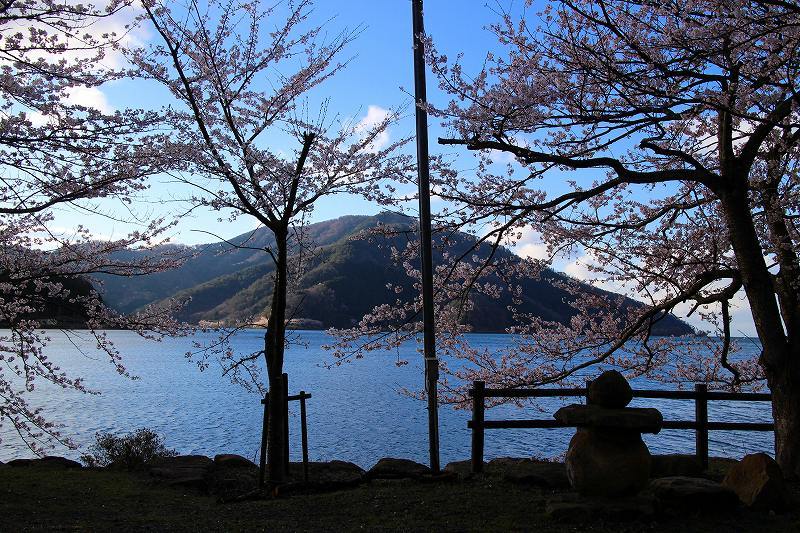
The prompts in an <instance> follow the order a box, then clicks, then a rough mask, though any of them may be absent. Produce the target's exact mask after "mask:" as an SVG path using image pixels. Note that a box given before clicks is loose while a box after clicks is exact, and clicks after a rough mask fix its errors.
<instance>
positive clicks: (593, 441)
mask: <svg viewBox="0 0 800 533" xmlns="http://www.w3.org/2000/svg"><path fill="white" fill-rule="evenodd" d="M650 462H651V458H650V451H649V450H648V449H647V445H645V443H644V442H643V441H642V438H641V436H640V435H639V434H637V433H624V434H622V435H616V434H613V433H608V432H607V431H599V430H596V429H593V428H591V429H579V430H578V431H577V433H575V436H573V437H572V440H571V441H570V443H569V449H568V450H567V456H566V460H565V463H566V467H567V468H566V470H567V477H568V478H569V482H570V484H571V485H572V487H573V488H574V489H575V490H577V491H578V492H580V493H581V494H584V495H592V496H617V495H625V494H633V493H636V492H638V491H639V490H641V489H642V488H644V487H645V486H646V485H647V481H648V479H649V478H650Z"/></svg>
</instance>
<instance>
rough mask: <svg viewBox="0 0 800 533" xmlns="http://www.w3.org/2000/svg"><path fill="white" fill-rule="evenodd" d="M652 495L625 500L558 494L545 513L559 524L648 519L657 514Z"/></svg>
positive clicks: (547, 504)
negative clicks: (599, 520)
mask: <svg viewBox="0 0 800 533" xmlns="http://www.w3.org/2000/svg"><path fill="white" fill-rule="evenodd" d="M656 509H657V505H656V501H655V499H654V498H653V497H652V496H647V495H637V496H630V497H627V498H584V497H580V496H578V495H577V494H574V493H567V494H560V495H558V496H554V497H553V498H551V499H549V500H548V501H547V503H546V505H545V513H546V514H547V516H549V517H550V518H552V519H553V520H558V521H561V522H593V521H595V520H598V519H603V520H611V521H614V522H629V521H634V520H642V519H645V518H650V517H652V516H653V515H655V514H656Z"/></svg>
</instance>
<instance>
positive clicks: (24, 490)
mask: <svg viewBox="0 0 800 533" xmlns="http://www.w3.org/2000/svg"><path fill="white" fill-rule="evenodd" d="M547 497H548V493H547V491H544V490H542V489H537V488H529V487H521V486H517V485H512V484H508V483H505V482H502V481H499V480H496V479H489V478H485V479H476V480H470V481H463V482H449V483H437V484H432V483H419V482H412V481H380V482H379V481H373V482H371V483H369V484H366V485H362V486H360V487H358V488H356V489H352V490H347V491H340V492H333V493H328V494H313V495H299V494H298V495H293V496H291V497H286V498H278V499H270V500H262V501H251V502H243V503H229V504H221V503H218V502H217V501H216V499H214V498H211V497H208V496H203V495H201V494H198V493H196V492H193V491H191V490H181V489H173V488H167V487H163V486H157V485H154V484H153V483H152V482H151V481H150V480H149V479H148V478H146V477H142V476H136V475H131V474H127V473H124V472H109V471H93V470H66V471H54V470H46V469H39V468H37V467H30V468H8V467H0V531H3V532H5V531H8V532H15V533H16V532H19V531H37V530H57V531H343V530H344V531H355V530H359V531H362V530H363V531H376V530H388V531H558V532H565V531H604V532H610V531H614V532H617V531H620V532H622V531H665V532H666V531H681V533H685V532H687V531H709V532H711V531H713V532H718V531H719V532H721V531H742V532H750V531H800V514H798V513H797V511H796V510H795V511H794V512H793V513H790V514H784V515H777V516H775V515H769V514H766V513H753V512H749V511H745V510H741V511H739V512H737V513H735V514H734V515H727V516H718V517H708V516H706V517H698V516H681V517H677V518H675V517H673V518H664V519H662V520H660V521H658V522H652V523H637V522H633V523H602V522H594V523H589V524H564V523H558V522H554V521H552V520H550V519H549V518H547V517H546V516H545V514H544V506H545V500H546V498H547Z"/></svg>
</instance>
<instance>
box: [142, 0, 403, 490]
mask: <svg viewBox="0 0 800 533" xmlns="http://www.w3.org/2000/svg"><path fill="white" fill-rule="evenodd" d="M310 6H311V3H310V2H309V1H308V0H301V1H298V2H293V1H290V2H286V3H279V4H276V5H274V6H272V7H269V8H263V7H262V6H261V5H260V3H259V2H256V1H253V2H228V3H225V2H209V3H208V4H204V3H201V2H199V1H191V2H188V3H187V4H186V5H183V6H174V5H169V4H167V3H154V2H147V3H145V5H144V7H145V11H146V19H147V20H148V21H149V22H150V24H151V25H152V27H153V28H154V29H155V32H156V33H157V34H158V36H159V37H160V40H159V43H158V44H157V45H154V46H152V47H150V48H148V49H142V50H139V51H137V52H136V54H135V55H134V58H133V59H134V61H135V62H136V64H137V65H139V67H140V68H141V69H142V72H143V73H144V75H146V76H149V77H150V78H152V79H155V80H158V81H160V82H161V83H163V84H164V85H165V86H166V87H168V88H169V89H170V91H171V92H172V94H173V95H174V97H175V98H176V100H177V101H178V102H180V104H181V105H182V110H176V111H175V113H174V114H173V115H172V121H173V126H174V130H175V131H174V135H175V139H176V141H175V142H176V143H179V144H181V145H182V146H183V147H184V151H183V161H184V163H185V165H186V169H185V172H184V173H183V174H181V175H176V177H177V178H178V179H182V180H183V181H185V182H186V183H187V184H190V185H192V186H194V187H196V190H197V191H198V192H197V194H196V195H195V197H194V198H193V203H194V205H196V206H199V207H207V208H211V209H214V210H219V211H220V212H221V213H222V214H224V217H230V218H236V217H238V216H242V215H246V216H248V217H252V218H253V219H255V220H256V221H257V222H258V224H259V226H260V227H264V228H266V229H268V230H269V231H270V232H271V233H272V235H273V236H274V239H275V240H274V246H273V247H268V248H265V249H264V251H265V253H266V255H265V257H268V258H269V260H270V261H271V262H272V264H273V265H274V271H273V274H272V277H273V279H272V282H273V287H272V299H271V302H270V306H269V310H268V312H267V313H266V314H267V315H268V316H267V331H266V334H265V346H264V349H263V350H262V351H259V352H257V353H253V354H248V355H242V354H236V353H233V352H232V351H231V348H230V345H228V344H227V340H228V339H229V336H230V334H231V330H224V331H223V334H222V337H221V339H220V342H219V343H217V344H216V345H215V346H214V347H213V348H214V349H217V350H219V351H221V352H222V359H221V361H222V363H223V366H224V367H225V372H226V374H229V375H231V376H233V377H234V379H235V380H238V381H239V382H242V383H247V382H249V383H250V384H251V385H253V386H255V388H256V389H258V390H259V391H262V392H263V390H264V387H263V385H262V383H261V381H260V376H261V371H260V368H261V365H262V364H263V363H262V361H264V362H265V363H266V369H267V379H268V389H269V397H270V399H271V401H270V402H269V434H268V464H269V476H270V480H271V481H273V482H279V481H281V480H283V479H284V476H285V472H284V468H283V456H284V450H285V446H287V445H288V443H285V442H284V441H283V433H284V429H283V428H284V426H285V424H286V423H287V421H286V419H285V412H284V410H283V408H282V400H281V399H282V398H284V397H285V395H286V393H287V391H285V390H283V388H284V387H283V381H282V377H281V376H282V373H283V362H284V349H285V344H286V342H287V339H286V323H287V321H288V320H289V319H290V318H291V312H292V310H291V309H287V293H288V292H289V291H290V290H292V284H293V282H294V281H296V280H297V279H298V277H299V276H300V274H301V272H302V268H303V265H304V264H305V263H304V260H305V259H306V258H308V257H309V253H310V252H309V247H310V243H308V242H306V240H305V239H304V236H303V226H304V222H305V220H306V217H307V216H308V215H309V214H310V213H311V211H312V210H313V209H314V205H315V203H316V202H317V201H318V200H319V199H320V198H323V197H325V196H329V195H333V194H340V193H355V194H360V195H363V196H365V197H367V198H371V199H383V198H385V197H386V196H387V195H391V192H392V189H391V186H390V185H389V184H388V181H390V180H392V179H394V178H403V177H404V176H405V174H406V173H407V172H408V171H409V170H410V169H412V168H413V167H412V166H411V163H410V161H409V159H408V158H407V157H405V156H401V155H396V151H397V149H398V148H399V147H400V146H401V145H402V144H404V143H405V142H406V140H400V141H398V142H392V143H389V144H388V145H385V146H384V145H382V143H381V142H380V141H381V139H384V138H385V137H386V135H385V134H386V132H387V128H388V127H389V125H390V124H391V123H392V122H393V121H394V120H395V118H396V115H395V114H394V113H389V114H388V115H387V116H386V118H385V119H384V120H381V121H379V123H377V124H372V125H369V124H365V123H364V122H363V121H357V120H355V119H351V120H348V119H342V118H340V117H336V118H335V119H333V120H330V119H326V118H325V117H326V104H323V108H322V110H321V111H320V113H319V116H320V117H321V118H319V119H315V120H308V119H303V118H301V117H302V115H303V114H304V113H305V114H306V115H307V114H309V112H308V106H307V104H306V107H305V111H304V108H303V105H302V104H303V100H302V99H303V98H304V97H305V95H308V94H309V93H310V92H311V91H312V90H313V89H315V88H316V87H318V86H319V85H320V84H322V83H323V82H324V81H325V80H327V79H328V78H330V77H331V76H333V75H334V74H336V73H337V72H339V71H340V70H341V69H342V68H343V67H344V66H345V64H346V62H347V61H345V60H342V59H340V57H341V55H342V51H343V49H344V48H345V46H346V45H347V44H348V43H350V42H351V41H352V40H353V39H354V38H355V36H356V34H355V33H352V32H345V33H341V34H339V35H337V36H335V37H333V38H332V39H329V40H324V39H323V33H322V30H323V28H322V27H319V26H315V25H312V24H310V20H309V16H310V13H311V9H310ZM267 28H270V29H269V30H268V29H267ZM337 121H339V122H342V123H343V125H342V126H341V127H340V128H332V127H331V124H332V123H335V122H337ZM276 139H282V140H284V141H286V140H289V141H292V142H293V143H296V144H295V146H296V148H294V149H292V148H287V149H286V151H285V152H283V151H281V150H280V149H278V148H276V147H274V144H275V143H276V142H281V141H280V140H278V141H276ZM384 182H387V184H386V186H385V187H384V186H383V185H382V184H383V183H384ZM387 187H388V188H387ZM225 219H226V218H223V219H221V220H225ZM239 245H241V244H239ZM245 245H246V243H245ZM262 358H263V359H262Z"/></svg>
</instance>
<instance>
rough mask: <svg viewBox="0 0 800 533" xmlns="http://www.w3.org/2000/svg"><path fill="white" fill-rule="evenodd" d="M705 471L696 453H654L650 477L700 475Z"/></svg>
mask: <svg viewBox="0 0 800 533" xmlns="http://www.w3.org/2000/svg"><path fill="white" fill-rule="evenodd" d="M702 472H703V468H702V466H700V461H698V460H697V456H696V455H680V454H673V455H654V456H653V461H652V463H651V466H650V477H651V478H659V477H672V476H690V477H692V476H695V477H696V476H699V475H700V474H701V473H702Z"/></svg>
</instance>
